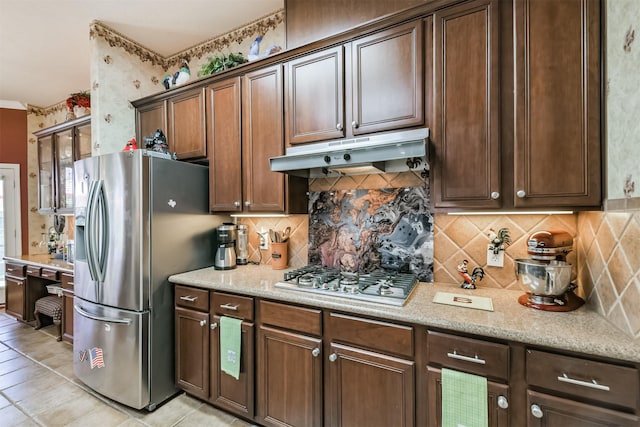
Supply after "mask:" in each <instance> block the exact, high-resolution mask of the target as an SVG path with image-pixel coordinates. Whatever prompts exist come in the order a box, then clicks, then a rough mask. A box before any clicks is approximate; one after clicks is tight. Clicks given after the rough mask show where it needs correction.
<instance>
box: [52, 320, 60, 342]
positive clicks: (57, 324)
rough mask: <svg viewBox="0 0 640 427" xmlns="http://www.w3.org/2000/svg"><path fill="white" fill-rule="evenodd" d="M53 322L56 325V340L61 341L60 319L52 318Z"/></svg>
mask: <svg viewBox="0 0 640 427" xmlns="http://www.w3.org/2000/svg"><path fill="white" fill-rule="evenodd" d="M53 324H54V325H56V332H57V336H56V341H62V321H60V320H54V321H53Z"/></svg>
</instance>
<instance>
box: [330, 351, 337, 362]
mask: <svg viewBox="0 0 640 427" xmlns="http://www.w3.org/2000/svg"><path fill="white" fill-rule="evenodd" d="M336 360H338V355H337V354H335V353H331V354H330V355H329V362H335V361H336Z"/></svg>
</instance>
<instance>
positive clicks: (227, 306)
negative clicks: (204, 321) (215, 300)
mask: <svg viewBox="0 0 640 427" xmlns="http://www.w3.org/2000/svg"><path fill="white" fill-rule="evenodd" d="M220 308H222V309H224V310H233V311H238V304H236V305H231V304H229V303H227V304H222V305H221V306H220Z"/></svg>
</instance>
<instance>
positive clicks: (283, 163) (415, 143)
mask: <svg viewBox="0 0 640 427" xmlns="http://www.w3.org/2000/svg"><path fill="white" fill-rule="evenodd" d="M428 138H429V129H427V128H421V129H412V130H405V131H398V132H391V133H385V134H376V135H370V136H364V137H360V138H353V139H337V140H332V141H326V142H318V143H313V144H307V145H300V146H296V147H291V148H288V149H287V151H286V154H285V155H284V156H279V157H272V158H271V159H269V162H270V164H271V170H272V171H274V172H284V173H288V174H290V175H296V176H301V177H304V178H324V177H331V176H342V175H364V174H375V173H384V172H405V171H409V170H412V169H423V168H425V167H427V165H426V153H427V140H428Z"/></svg>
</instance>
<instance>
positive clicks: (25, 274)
mask: <svg viewBox="0 0 640 427" xmlns="http://www.w3.org/2000/svg"><path fill="white" fill-rule="evenodd" d="M4 260H5V261H6V264H7V266H6V274H7V280H6V285H7V288H6V295H7V298H6V312H7V314H9V315H11V316H13V317H15V318H16V319H17V320H19V321H21V322H25V323H28V324H30V325H32V326H33V325H35V320H36V319H35V317H34V314H33V312H34V310H35V302H36V301H37V300H38V299H39V298H41V297H43V296H46V295H48V292H47V288H46V286H47V285H50V284H52V283H60V284H61V285H60V286H61V287H62V288H63V296H62V311H63V313H62V339H63V340H65V341H67V342H73V264H69V263H67V262H66V261H63V260H61V259H52V258H51V255H21V256H5V257H4Z"/></svg>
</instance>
